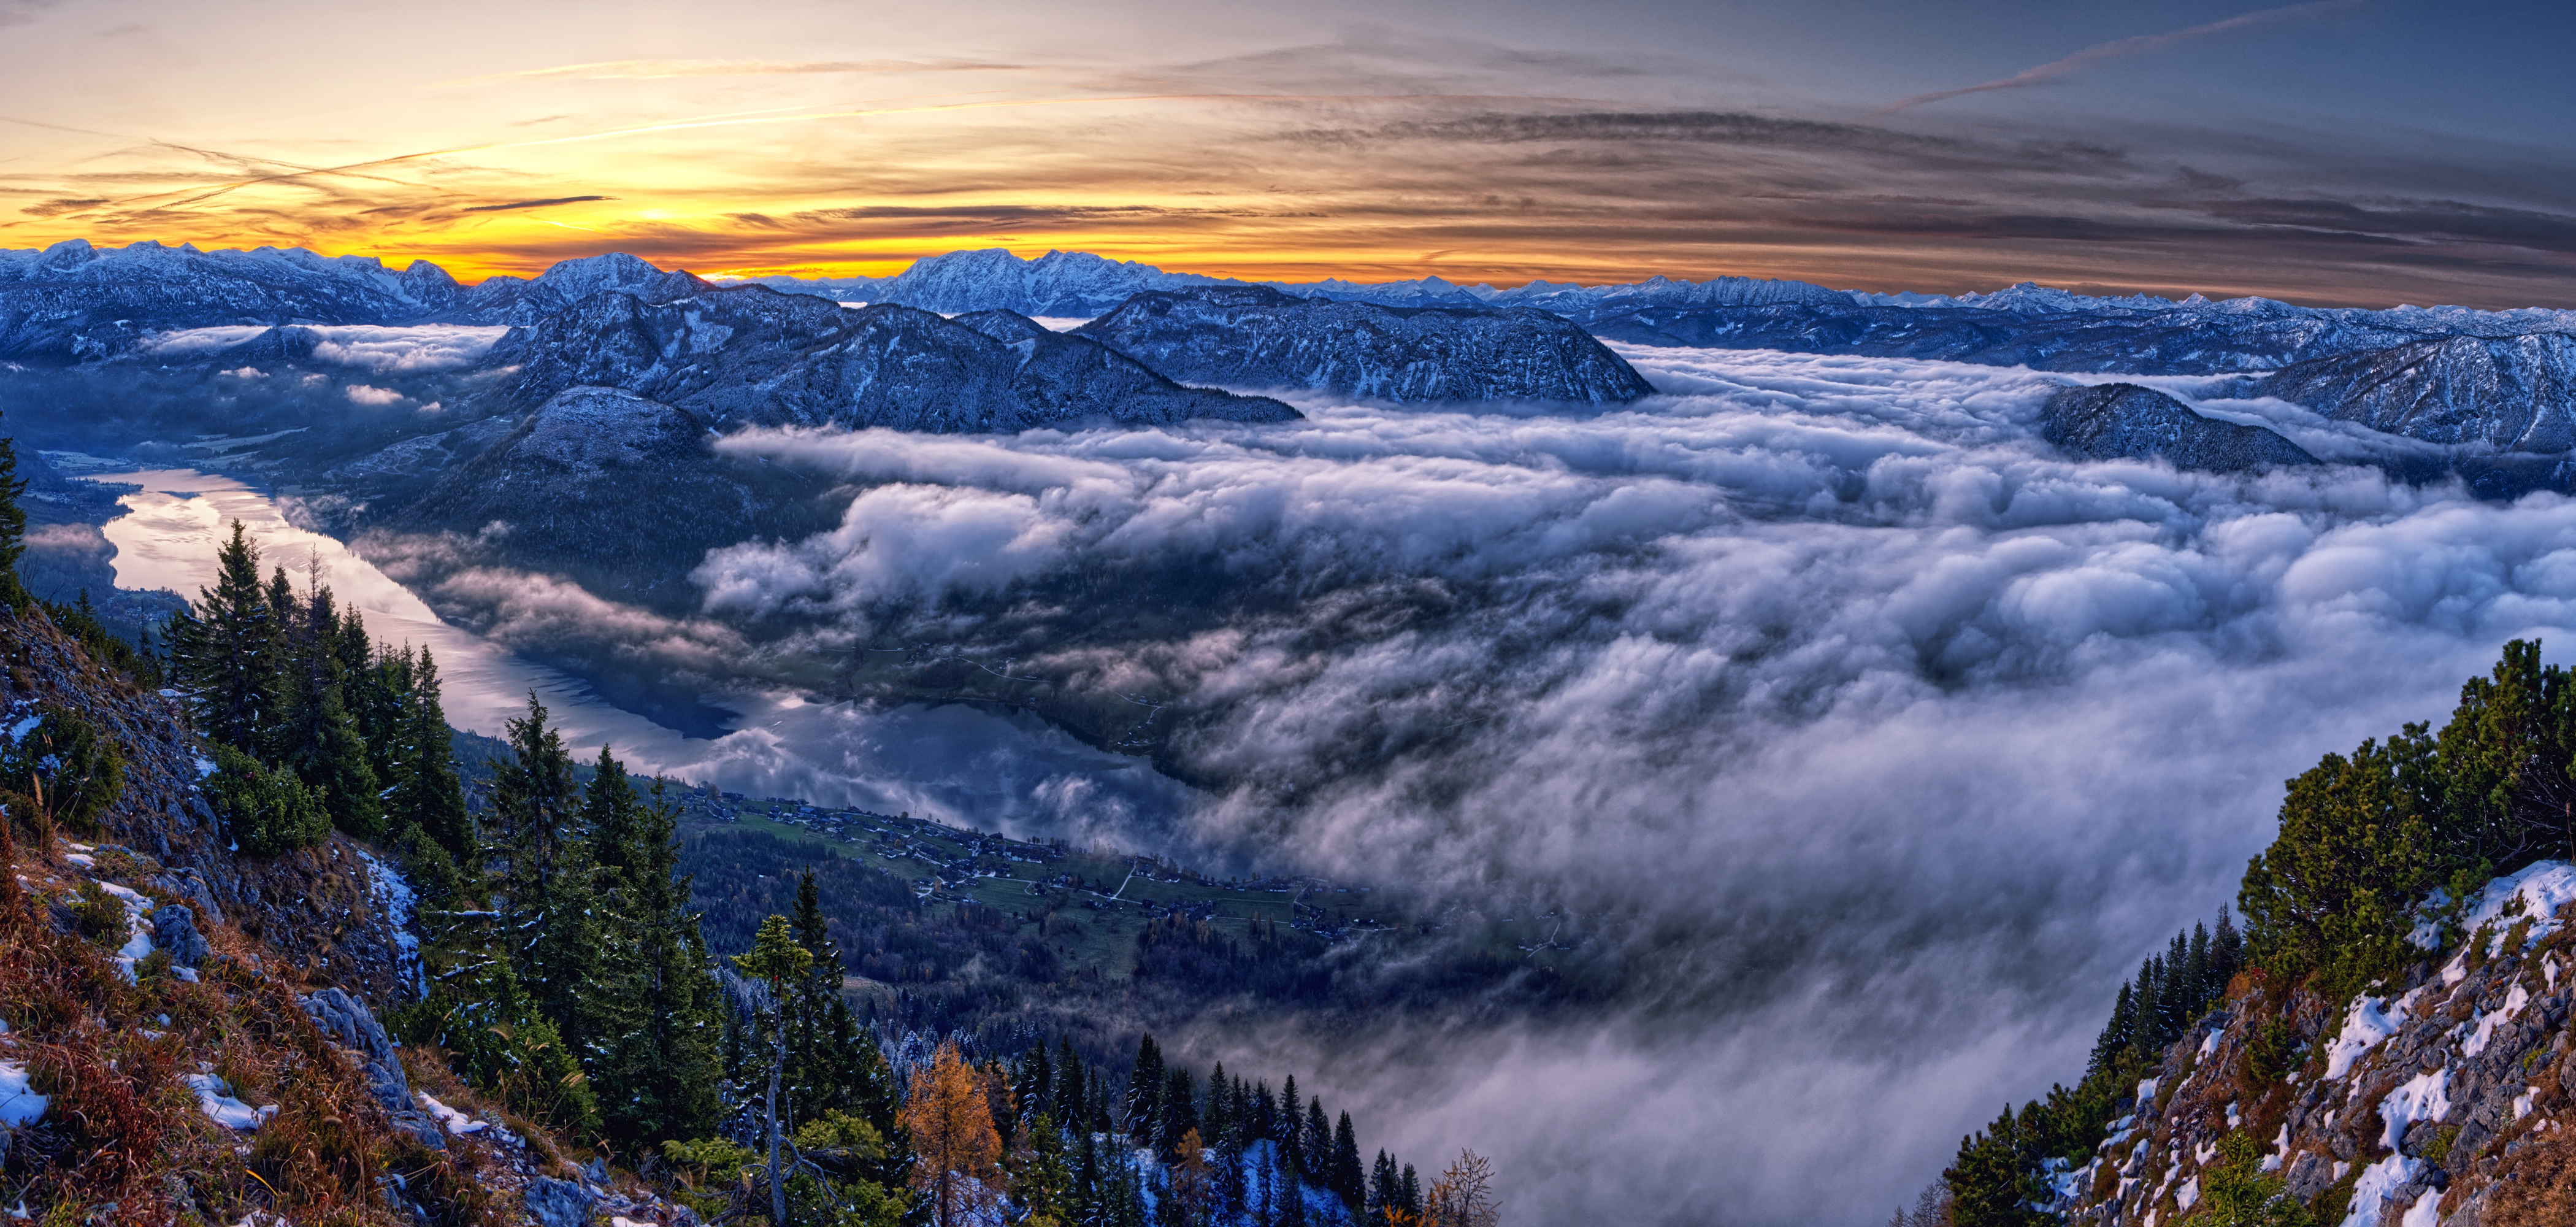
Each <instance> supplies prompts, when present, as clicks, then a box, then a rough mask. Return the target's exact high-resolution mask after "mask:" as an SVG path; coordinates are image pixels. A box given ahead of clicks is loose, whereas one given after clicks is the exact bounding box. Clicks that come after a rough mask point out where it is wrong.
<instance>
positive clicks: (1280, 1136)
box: [1271, 1074, 1306, 1174]
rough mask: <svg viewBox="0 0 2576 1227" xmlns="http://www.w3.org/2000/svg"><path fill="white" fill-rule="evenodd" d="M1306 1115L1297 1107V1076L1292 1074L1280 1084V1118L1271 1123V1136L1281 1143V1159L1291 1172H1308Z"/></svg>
mask: <svg viewBox="0 0 2576 1227" xmlns="http://www.w3.org/2000/svg"><path fill="white" fill-rule="evenodd" d="M1305 1124H1306V1114H1305V1112H1304V1111H1303V1110H1301V1109H1300V1108H1298V1106H1297V1075H1295V1074H1290V1075H1288V1077H1287V1078H1285V1079H1283V1080H1281V1082H1280V1084H1279V1108H1278V1116H1277V1117H1276V1118H1275V1119H1273V1121H1272V1122H1271V1131H1272V1132H1271V1136H1272V1137H1273V1138H1276V1139H1277V1140H1278V1142H1279V1154H1280V1157H1281V1158H1283V1159H1285V1160H1287V1163H1288V1167H1289V1170H1291V1171H1295V1172H1298V1173H1300V1174H1302V1173H1304V1172H1305V1170H1306V1147H1305V1140H1306V1129H1305Z"/></svg>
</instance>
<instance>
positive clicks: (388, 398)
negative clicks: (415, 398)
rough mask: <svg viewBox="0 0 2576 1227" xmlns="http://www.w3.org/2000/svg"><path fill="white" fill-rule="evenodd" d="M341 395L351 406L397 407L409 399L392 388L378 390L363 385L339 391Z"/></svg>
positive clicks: (354, 384) (357, 384)
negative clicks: (347, 399)
mask: <svg viewBox="0 0 2576 1227" xmlns="http://www.w3.org/2000/svg"><path fill="white" fill-rule="evenodd" d="M341 393H342V394H343V395H345V396H347V397H348V398H349V403H350V404H353V405H399V404H401V403H403V401H405V400H407V399H409V398H408V397H405V396H404V395H403V394H402V393H400V392H396V391H394V390H393V389H392V388H379V387H376V386H374V385H372V384H363V383H353V384H350V385H349V386H348V387H346V388H343V389H341Z"/></svg>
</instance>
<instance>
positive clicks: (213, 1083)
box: [179, 1074, 277, 1132]
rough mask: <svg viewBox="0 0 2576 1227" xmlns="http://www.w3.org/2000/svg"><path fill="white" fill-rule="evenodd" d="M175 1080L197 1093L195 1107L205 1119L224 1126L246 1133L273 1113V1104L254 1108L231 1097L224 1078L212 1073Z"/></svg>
mask: <svg viewBox="0 0 2576 1227" xmlns="http://www.w3.org/2000/svg"><path fill="white" fill-rule="evenodd" d="M179 1081H181V1082H184V1083H186V1084H187V1085H188V1087H189V1089H191V1090H193V1091H195V1092H197V1107H198V1109H199V1110H200V1111H202V1112H204V1113H205V1114H206V1119H207V1120H210V1121H213V1122H215V1123H216V1124H218V1125H221V1126H223V1127H224V1128H226V1129H239V1130H242V1131H244V1132H248V1131H250V1130H254V1129H257V1128H259V1125H260V1122H261V1121H264V1120H267V1119H268V1118H269V1117H272V1116H275V1115H277V1105H276V1104H267V1105H264V1106H262V1107H257V1108H254V1107H252V1106H250V1105H249V1104H246V1103H243V1102H242V1101H240V1100H238V1099H235V1098H233V1095H232V1088H231V1087H228V1086H225V1085H224V1080H223V1079H221V1078H218V1077H216V1076H214V1075H213V1074H186V1075H182V1076H181V1077H180V1079H179Z"/></svg>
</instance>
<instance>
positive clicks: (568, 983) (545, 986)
mask: <svg viewBox="0 0 2576 1227" xmlns="http://www.w3.org/2000/svg"><path fill="white" fill-rule="evenodd" d="M507 732H508V733H509V743H510V750H511V757H510V758H509V759H508V760H507V761H504V762H501V763H499V764H498V765H497V770H496V771H495V772H494V780H493V787H492V817H493V821H494V825H495V826H496V827H497V828H498V834H499V838H500V849H499V851H500V856H501V861H502V866H503V868H502V875H501V882H500V892H501V899H500V901H499V907H498V910H499V912H500V914H501V928H502V931H503V932H504V933H506V934H508V936H509V940H510V955H511V963H512V966H513V969H514V970H516V971H517V972H518V975H519V979H520V981H521V982H522V983H523V984H525V985H527V988H528V994H529V996H530V997H531V998H533V999H534V1000H535V1001H536V1003H537V1011H538V1013H540V1014H542V1015H544V1017H545V1018H546V1020H547V1021H548V1022H551V1023H553V1024H554V1025H555V1029H556V1030H558V1031H560V1032H562V1033H563V1036H564V1039H565V1041H566V1042H567V1043H570V1044H571V1045H572V1046H573V1048H574V1050H575V1051H588V1050H589V1043H590V1040H591V1038H592V1032H593V1029H594V1028H593V1021H594V1020H593V1018H592V1014H593V1009H592V1007H593V1005H594V1003H595V1002H596V1001H597V996H596V994H595V993H594V992H593V988H592V981H593V979H594V977H595V976H596V974H597V972H598V969H599V958H600V926H599V923H598V912H597V910H596V898H595V896H594V894H593V891H592V889H591V866H590V858H589V855H588V852H589V846H588V843H587V841H586V840H584V839H583V838H582V832H581V829H580V812H579V810H578V808H577V797H578V793H577V792H576V791H575V789H574V786H573V779H572V759H571V757H570V756H569V755H567V754H565V753H564V746H563V737H562V736H561V735H560V734H558V733H557V732H555V730H553V729H550V728H548V727H546V709H545V706H544V705H543V704H540V703H539V702H537V698H536V696H535V695H534V694H531V695H529V696H528V714H527V715H525V716H523V717H520V718H518V719H515V720H512V721H510V722H509V725H508V728H507Z"/></svg>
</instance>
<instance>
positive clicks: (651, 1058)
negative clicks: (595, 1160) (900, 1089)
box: [583, 748, 874, 1144]
mask: <svg viewBox="0 0 2576 1227" xmlns="http://www.w3.org/2000/svg"><path fill="white" fill-rule="evenodd" d="M583 809H584V810H585V812H586V813H588V814H589V815H590V830H591V838H592V846H593V849H594V852H593V856H594V859H595V860H597V861H598V862H599V863H600V865H601V869H600V871H599V872H600V876H601V878H602V886H603V889H602V890H601V891H600V895H601V897H602V901H603V903H604V904H605V907H604V908H603V911H604V912H605V914H606V918H607V926H608V934H607V936H608V937H609V938H610V940H609V941H607V942H606V944H605V955H606V957H605V960H604V962H605V964H606V966H605V967H604V968H603V969H602V972H601V976H600V979H601V984H602V987H603V988H604V989H605V990H606V992H604V993H603V994H601V996H602V997H604V998H605V999H606V1000H607V1001H608V1002H611V1003H614V1005H613V1007H612V1008H609V1009H603V1010H602V1011H601V1017H602V1018H603V1019H604V1020H608V1021H610V1022H611V1023H612V1026H611V1028H610V1029H608V1030H607V1032H606V1033H605V1034H604V1035H602V1036H601V1038H600V1047H601V1049H602V1056H601V1058H600V1059H599V1061H598V1062H597V1069H596V1071H595V1073H594V1076H593V1081H594V1083H595V1084H596V1085H597V1086H598V1088H599V1098H600V1105H601V1109H602V1113H603V1115H604V1118H605V1124H606V1128H607V1130H608V1132H609V1134H610V1136H612V1137H617V1138H621V1139H624V1140H626V1141H627V1142H629V1143H631V1144H650V1143H654V1142H659V1141H664V1140H680V1141H686V1140H689V1139H692V1138H700V1137H705V1136H707V1135H708V1134H710V1133H713V1132H714V1130H715V1125H716V1120H717V1117H718V1116H719V1114H720V1113H721V1111H722V1107H723V1105H722V1104H721V1103H720V1102H718V1100H717V1096H716V1084H717V1081H718V1080H719V1078H720V1076H721V1074H722V1072H723V1071H722V1065H721V1058H720V1054H719V1053H718V1051H717V1048H718V1042H719V1032H720V1030H721V1026H722V1024H721V1023H720V1022H719V1020H718V1018H717V1011H718V1010H720V1009H721V1008H722V1005H723V1003H722V1000H721V996H720V994H721V992H722V990H721V989H720V988H719V986H718V985H717V984H716V981H715V977H714V976H712V975H710V974H709V973H708V971H707V952H706V946H705V942H704V939H703V938H702V937H701V936H700V935H699V928H698V915H697V913H696V912H694V911H692V910H690V908H689V879H688V878H687V877H686V876H684V875H682V874H681V873H680V872H679V858H680V846H679V840H678V837H677V833H676V828H677V822H678V820H677V817H676V815H675V814H674V813H673V811H672V809H671V807H670V806H668V805H667V804H663V803H662V800H661V797H660V795H659V786H658V785H657V786H656V795H655V797H654V799H653V803H652V804H650V805H644V804H639V803H638V801H637V798H636V796H635V791H634V789H633V787H632V786H631V785H629V784H628V782H627V776H626V770H625V767H624V766H623V765H622V764H620V763H618V761H617V760H616V759H615V758H612V757H610V756H609V754H608V752H607V750H606V749H604V748H603V749H602V750H601V751H600V770H599V773H598V774H597V775H595V776H594V777H592V781H591V785H590V788H589V789H588V790H587V791H586V793H585V794H584V797H583ZM873 1123H874V1122H871V1124H873Z"/></svg>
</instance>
